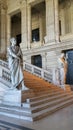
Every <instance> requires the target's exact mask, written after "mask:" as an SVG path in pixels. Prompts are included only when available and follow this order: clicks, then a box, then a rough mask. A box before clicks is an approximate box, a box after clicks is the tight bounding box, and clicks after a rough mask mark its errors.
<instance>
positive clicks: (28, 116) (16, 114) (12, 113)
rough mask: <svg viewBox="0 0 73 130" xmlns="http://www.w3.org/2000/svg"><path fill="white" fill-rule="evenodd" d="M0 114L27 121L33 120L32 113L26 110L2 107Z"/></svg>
mask: <svg viewBox="0 0 73 130" xmlns="http://www.w3.org/2000/svg"><path fill="white" fill-rule="evenodd" d="M0 115H4V116H8V117H13V118H18V119H23V120H27V121H33V119H32V115H31V114H30V113H26V112H22V111H21V112H19V111H13V110H4V109H2V110H0Z"/></svg>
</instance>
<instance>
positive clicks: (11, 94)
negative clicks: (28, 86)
mask: <svg viewBox="0 0 73 130" xmlns="http://www.w3.org/2000/svg"><path fill="white" fill-rule="evenodd" d="M21 93H22V91H21V90H8V91H7V92H5V95H4V98H3V101H2V104H5V105H10V106H21V95H22V94H21Z"/></svg>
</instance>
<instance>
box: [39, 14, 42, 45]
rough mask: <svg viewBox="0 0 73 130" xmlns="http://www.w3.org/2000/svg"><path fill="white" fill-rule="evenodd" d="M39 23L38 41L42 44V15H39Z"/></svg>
mask: <svg viewBox="0 0 73 130" xmlns="http://www.w3.org/2000/svg"><path fill="white" fill-rule="evenodd" d="M39 23H40V30H39V33H40V41H41V43H43V21H42V14H40V15H39Z"/></svg>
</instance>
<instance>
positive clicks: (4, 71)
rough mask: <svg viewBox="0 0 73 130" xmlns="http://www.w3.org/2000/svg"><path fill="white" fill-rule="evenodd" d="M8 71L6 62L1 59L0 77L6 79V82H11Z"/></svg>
mask: <svg viewBox="0 0 73 130" xmlns="http://www.w3.org/2000/svg"><path fill="white" fill-rule="evenodd" d="M10 77H11V76H10V71H9V68H8V63H7V62H5V61H3V60H0V78H2V79H4V80H6V81H8V82H11V78H10Z"/></svg>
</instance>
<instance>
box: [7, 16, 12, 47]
mask: <svg viewBox="0 0 73 130" xmlns="http://www.w3.org/2000/svg"><path fill="white" fill-rule="evenodd" d="M10 38H11V16H10V15H9V14H8V15H7V47H8V46H9V45H10Z"/></svg>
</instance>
